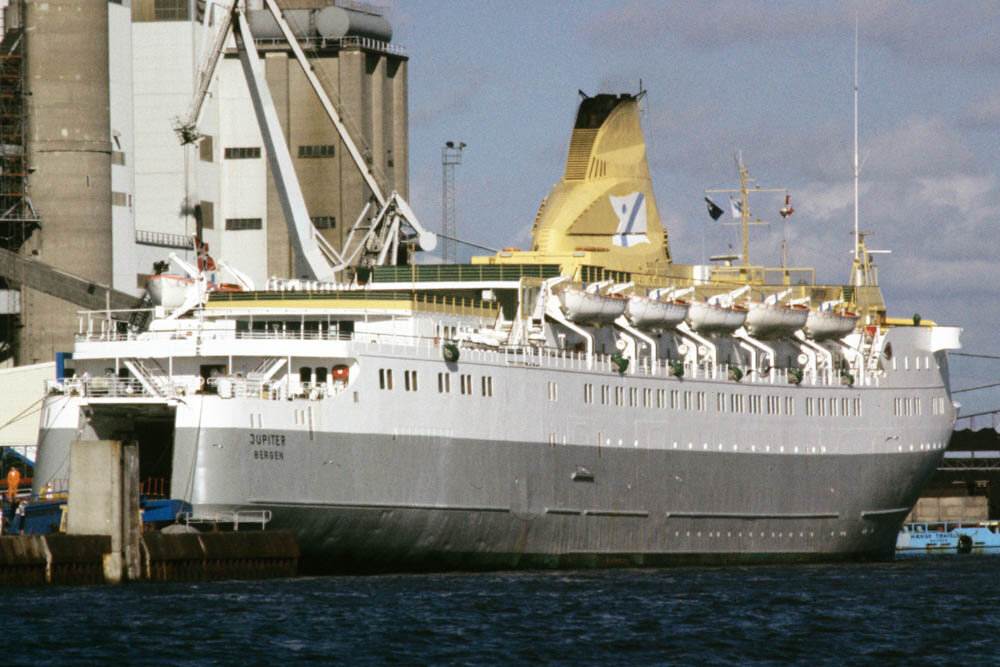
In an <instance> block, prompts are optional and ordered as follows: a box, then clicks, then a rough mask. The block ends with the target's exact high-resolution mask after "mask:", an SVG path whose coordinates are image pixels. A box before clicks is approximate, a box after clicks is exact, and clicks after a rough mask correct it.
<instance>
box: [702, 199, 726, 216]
mask: <svg viewBox="0 0 1000 667" xmlns="http://www.w3.org/2000/svg"><path fill="white" fill-rule="evenodd" d="M705 203H706V204H707V205H708V214H709V215H710V216H712V220H718V219H719V218H721V217H722V214H723V213H724V211H723V210H722V209H721V208H719V207H718V206H717V205H716V204H715V202H714V201H712V200H711V199H709V198H708V197H705Z"/></svg>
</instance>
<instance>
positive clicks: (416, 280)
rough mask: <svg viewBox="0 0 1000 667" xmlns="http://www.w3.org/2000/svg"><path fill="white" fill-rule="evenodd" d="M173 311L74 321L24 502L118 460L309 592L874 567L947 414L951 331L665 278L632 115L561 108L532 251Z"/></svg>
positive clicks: (622, 100)
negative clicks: (442, 580)
mask: <svg viewBox="0 0 1000 667" xmlns="http://www.w3.org/2000/svg"><path fill="white" fill-rule="evenodd" d="M192 284H195V285H197V284H199V281H197V280H192ZM200 289H201V290H202V291H201V292H200V294H201V295H202V296H201V298H199V299H194V300H192V301H188V300H184V302H183V303H180V305H178V302H179V301H180V300H178V302H175V303H172V304H169V307H168V305H161V306H157V307H156V308H155V309H154V313H153V317H152V321H151V323H150V324H149V326H148V328H147V329H145V330H139V329H137V328H135V327H128V326H125V325H123V324H121V323H119V320H122V319H127V318H124V317H123V316H122V314H120V313H114V312H112V311H98V312H87V313H83V314H82V315H81V329H80V334H79V336H78V338H77V344H76V348H75V350H74V354H73V361H72V366H73V369H72V372H71V374H68V375H67V376H66V377H62V378H59V379H57V380H55V381H53V382H52V383H51V386H50V387H49V390H50V393H49V396H48V398H47V399H46V402H45V406H44V408H43V415H42V426H41V434H40V443H39V444H40V447H39V455H38V461H37V466H36V472H35V489H34V490H35V492H36V493H45V492H46V489H50V488H59V487H60V486H61V485H63V484H64V482H63V480H65V478H67V477H68V461H69V455H68V454H69V449H70V443H71V442H72V441H73V440H76V439H94V438H100V439H127V440H137V441H138V442H139V448H140V466H141V470H140V475H141V477H142V478H143V479H144V480H149V484H148V488H157V489H159V490H160V491H161V492H162V493H163V495H165V496H166V497H169V498H173V499H177V500H182V501H184V502H186V503H189V504H190V505H191V506H192V508H193V513H194V515H195V518H202V519H212V518H214V519H215V520H217V521H222V522H228V523H233V522H236V521H238V520H239V517H240V516H244V517H246V516H250V515H255V516H265V517H269V524H268V526H269V528H271V527H273V528H287V529H290V530H293V531H295V532H296V534H297V536H298V538H299V541H300V546H301V548H302V551H303V555H304V557H305V558H306V560H307V562H310V563H311V564H312V565H314V566H320V567H323V568H329V569H408V568H451V567H460V568H484V567H488V568H494V567H537V566H576V565H623V564H628V565H655V564H665V563H673V562H733V561H748V560H750V561H757V560H782V559H791V560H808V559H836V558H887V557H891V554H892V553H893V549H894V545H895V541H896V535H897V533H898V530H899V527H900V525H901V523H902V521H903V519H904V518H905V516H906V514H907V513H908V512H909V510H910V508H911V507H912V506H913V504H914V503H915V502H916V499H917V497H918V496H919V493H920V490H921V488H922V487H923V485H924V484H925V483H926V482H927V480H928V479H929V478H930V476H931V475H932V474H933V472H934V470H935V468H936V467H937V464H938V461H939V460H940V459H941V457H942V455H943V452H944V448H945V446H946V444H947V440H948V435H949V433H950V431H951V428H952V424H953V422H954V418H955V407H954V405H953V403H952V401H951V397H950V394H949V386H948V374H947V357H946V352H947V350H949V349H955V348H957V347H958V334H959V330H958V329H956V328H953V327H944V326H937V325H935V324H932V323H928V322H926V321H925V322H920V323H915V322H901V321H896V320H891V319H888V318H886V316H885V308H884V305H883V304H882V300H881V295H880V293H879V291H878V288H877V286H874V285H866V286H861V285H856V286H842V285H822V284H817V283H816V282H815V280H814V279H813V276H812V273H811V271H810V270H805V269H788V268H781V269H767V268H763V267H754V266H690V265H678V264H674V263H673V262H672V261H671V256H670V252H669V247H668V245H667V235H666V231H665V230H664V229H663V227H662V224H661V222H660V219H659V215H658V211H657V208H656V202H655V197H654V195H653V192H652V187H651V183H650V179H649V170H648V167H647V165H646V159H645V145H644V143H643V141H642V135H641V129H640V127H639V120H638V106H637V98H636V96H632V95H619V96H615V95H598V96H595V97H589V98H586V99H584V100H583V102H582V103H581V105H580V109H579V112H578V115H577V120H576V123H575V127H574V130H573V137H572V140H571V143H570V150H569V158H568V160H567V167H566V172H565V175H564V178H563V180H562V181H561V182H560V183H559V184H557V185H556V186H555V188H554V189H553V192H552V193H551V194H550V195H549V197H548V198H547V199H546V201H545V202H544V203H543V205H542V208H541V210H540V211H539V215H538V218H537V220H536V225H535V230H534V244H533V246H532V248H530V249H529V250H525V251H521V250H516V249H508V250H505V251H502V252H500V253H497V254H496V255H494V256H490V257H480V258H475V259H474V260H473V262H472V263H470V264H466V265H408V266H391V265H383V266H374V267H369V268H367V269H362V270H359V271H358V272H357V274H356V275H355V276H354V278H353V280H352V281H350V282H346V283H344V282H341V283H338V282H319V281H301V280H300V281H295V280H272V281H270V282H269V284H268V285H267V288H266V289H264V290H248V289H242V290H240V289H232V290H216V291H212V290H211V288H210V287H208V284H207V282H206V281H201V288H200Z"/></svg>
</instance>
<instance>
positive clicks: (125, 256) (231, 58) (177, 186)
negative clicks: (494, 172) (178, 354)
mask: <svg viewBox="0 0 1000 667" xmlns="http://www.w3.org/2000/svg"><path fill="white" fill-rule="evenodd" d="M228 4H230V3H229V0H216V1H211V0H209V1H206V0H117V1H115V0H45V1H44V2H42V1H39V0H6V1H5V0H0V13H2V19H3V33H4V37H3V41H2V47H3V52H2V53H3V60H2V70H0V87H2V90H0V118H2V125H0V133H2V135H3V137H2V142H0V143H2V155H0V161H2V171H0V174H2V175H0V203H2V205H3V210H2V211H0V214H2V216H0V229H2V231H3V235H2V237H3V239H4V247H5V248H6V249H9V250H12V251H15V252H18V253H20V254H21V255H22V256H23V257H26V258H30V259H31V260H32V261H34V262H41V263H44V264H47V265H50V266H52V267H55V268H57V269H59V270H61V271H65V272H67V273H70V274H73V275H75V276H79V277H81V278H84V279H85V281H92V282H93V284H94V285H104V286H109V287H113V288H114V289H115V290H118V291H119V292H124V293H127V294H131V295H134V296H135V297H136V298H137V299H138V297H139V296H141V294H142V293H143V286H144V283H145V280H146V278H147V277H148V276H149V275H150V274H151V273H153V267H154V264H155V263H156V262H162V261H164V260H166V259H167V257H168V255H169V254H170V253H171V252H173V253H177V254H178V256H180V257H182V258H185V259H189V260H193V259H194V256H195V253H194V245H193V241H192V237H193V235H196V234H197V235H198V236H200V237H201V239H202V240H203V241H204V242H205V243H207V244H208V246H209V249H210V252H211V254H212V255H213V256H214V257H216V258H222V259H225V260H227V262H229V263H230V264H232V265H234V266H236V267H238V268H239V269H241V270H242V271H243V272H245V273H246V274H248V275H249V276H250V277H251V278H253V279H254V281H255V282H257V283H258V284H262V283H263V282H264V281H265V280H266V278H267V277H269V276H275V275H276V276H281V277H289V276H292V275H293V266H294V264H293V258H292V253H291V245H290V242H289V233H288V228H287V226H286V223H285V219H284V216H283V214H282V209H281V206H280V204H279V201H278V196H277V193H276V190H275V186H274V182H273V179H272V178H271V177H270V176H269V167H268V164H267V161H266V159H265V149H264V146H263V143H262V139H261V133H260V131H259V129H258V126H257V121H256V117H255V115H254V112H253V109H252V105H251V100H250V96H249V93H248V89H247V84H246V82H245V80H244V74H243V71H242V69H241V67H240V64H239V62H238V60H237V59H236V57H235V50H234V48H233V46H234V44H233V43H232V39H233V38H232V36H230V37H229V38H228V39H229V40H230V42H229V44H228V48H227V49H226V51H225V52H224V57H223V60H222V62H221V63H220V64H219V67H218V69H217V71H216V76H215V78H214V81H213V83H212V84H211V86H210V88H209V92H208V97H207V99H206V103H205V106H204V109H203V111H202V113H201V117H200V122H199V124H198V132H199V135H200V136H199V138H198V139H197V140H196V141H194V142H192V143H189V144H186V145H182V143H181V141H180V140H179V138H178V135H177V133H176V132H175V128H176V126H177V125H178V122H179V121H180V120H182V119H184V118H185V114H187V113H188V108H189V106H190V105H191V100H192V95H193V93H194V91H195V89H196V88H197V85H198V80H199V76H200V72H201V70H202V68H203V59H204V54H205V52H206V51H207V50H208V49H209V48H210V46H211V43H212V40H213V38H214V36H215V34H216V32H217V25H218V21H219V17H220V16H221V13H222V12H223V11H225V10H226V9H227V5H228ZM278 5H279V6H280V7H281V8H282V10H283V12H284V14H285V17H286V19H287V20H288V22H289V23H290V24H291V25H292V26H293V29H294V31H295V33H296V37H297V39H298V40H299V42H300V43H301V44H302V45H303V46H304V47H305V48H306V50H307V56H308V57H309V59H310V63H311V64H312V66H313V69H314V71H315V72H316V74H317V75H318V77H319V79H320V81H321V82H322V84H323V87H324V89H325V91H326V92H327V94H328V95H329V97H330V98H331V99H332V100H333V102H334V104H335V105H336V106H337V107H338V111H339V112H340V114H341V116H342V117H343V118H344V122H345V124H347V125H348V127H349V129H350V131H351V134H352V136H353V137H354V138H355V141H356V142H357V143H358V144H359V147H360V149H361V151H362V152H363V154H364V157H365V159H366V161H367V162H368V164H369V166H370V168H371V170H372V172H373V173H374V174H375V175H376V178H377V180H378V181H379V184H380V186H381V187H382V188H383V190H384V191H385V192H391V191H392V190H396V191H398V192H399V193H400V194H402V195H403V196H404V197H405V196H407V195H408V180H409V179H408V170H407V169H408V151H407V142H408V137H407V122H408V119H407V58H406V54H405V51H404V50H403V49H402V48H401V47H399V46H398V45H395V44H393V43H392V42H391V40H392V27H391V25H390V24H389V22H388V20H387V19H386V17H385V15H384V12H383V11H382V10H380V9H379V8H377V7H374V6H371V5H368V4H364V3H359V2H354V1H351V2H344V1H338V2H336V4H334V2H333V1H332V0H278ZM247 9H248V14H247V17H248V19H249V23H250V25H251V27H252V31H253V34H254V37H255V43H256V46H257V51H258V53H259V54H260V55H261V57H262V59H263V61H264V63H265V68H266V79H267V82H268V86H269V88H270V93H271V96H272V98H273V99H274V102H275V106H276V108H277V112H278V115H279V118H280V120H281V124H282V129H283V131H284V135H285V140H286V142H287V144H288V146H289V150H290V151H291V154H292V158H293V161H294V163H295V170H296V174H297V175H298V178H299V181H300V184H301V187H302V191H303V195H304V197H305V200H306V204H307V207H308V210H309V215H310V217H312V219H313V223H314V226H315V227H316V228H317V229H319V230H320V232H321V234H322V235H323V236H324V237H325V238H326V240H327V241H329V242H330V243H331V244H332V245H333V246H334V247H335V248H340V247H342V243H343V239H344V236H345V235H346V233H347V232H348V231H349V229H350V227H351V226H352V225H353V224H354V222H355V220H356V219H357V217H358V216H359V214H361V212H362V209H363V208H364V205H365V203H366V202H367V201H368V199H369V197H370V192H369V191H368V190H367V188H366V186H365V182H364V180H363V179H362V176H361V174H360V172H359V171H358V169H357V167H356V166H355V164H354V162H353V161H352V160H351V158H350V157H349V155H348V154H347V151H346V150H344V148H343V145H342V143H341V141H340V138H339V136H338V134H337V132H336V130H335V128H334V127H333V125H332V124H331V122H330V120H329V119H328V117H327V116H326V114H324V113H323V111H322V108H321V106H320V104H319V101H318V100H317V97H316V95H315V93H314V91H313V90H312V89H311V88H310V86H309V85H308V83H307V81H306V78H305V75H304V73H303V70H302V68H301V66H300V65H299V64H298V62H297V61H296V60H295V58H294V56H292V55H291V54H290V49H289V46H288V44H286V43H285V40H284V39H283V37H282V34H281V32H280V30H279V29H278V26H277V24H276V22H275V21H274V20H273V18H272V17H271V16H270V14H269V13H267V12H266V10H264V7H263V0H248V2H247ZM8 278H9V276H8ZM3 287H6V288H8V289H7V290H4V291H0V297H2V298H0V327H2V329H3V331H2V334H3V337H4V344H5V347H4V350H5V354H4V356H5V358H7V359H12V360H13V361H14V362H15V363H17V364H31V363H40V362H50V361H52V360H53V359H54V357H55V354H56V353H57V352H65V351H69V350H71V349H72V340H73V334H74V333H75V332H76V331H77V329H78V326H79V324H78V317H77V315H76V312H77V311H78V310H79V309H80V306H79V305H78V304H79V301H78V302H76V303H74V302H72V301H67V300H65V299H63V298H58V297H56V296H53V295H52V294H51V292H52V290H50V293H42V292H40V291H36V290H34V289H31V288H28V287H26V286H24V285H22V284H19V283H18V282H17V281H16V280H7V281H6V284H5V285H3ZM55 291H58V290H55ZM90 291H91V292H93V289H91V290H90ZM109 303H110V299H109ZM0 441H2V436H0Z"/></svg>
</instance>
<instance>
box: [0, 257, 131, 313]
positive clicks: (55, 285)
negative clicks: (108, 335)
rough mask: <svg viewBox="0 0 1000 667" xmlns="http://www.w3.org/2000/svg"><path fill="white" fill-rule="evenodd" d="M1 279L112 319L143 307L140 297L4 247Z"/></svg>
mask: <svg viewBox="0 0 1000 667" xmlns="http://www.w3.org/2000/svg"><path fill="white" fill-rule="evenodd" d="M0 276H3V277H4V278H6V279H7V280H10V281H13V282H15V283H18V284H21V285H24V286H26V287H30V288H31V289H33V290H36V291H39V292H42V293H43V294H48V295H49V296H54V297H57V298H59V299H63V300H64V301H69V302H70V303H73V304H76V305H77V306H80V307H81V308H85V309H87V310H109V311H111V316H112V317H113V318H120V319H123V320H125V321H127V320H128V318H129V317H130V316H132V315H133V313H131V312H126V311H131V310H132V309H135V308H140V307H141V304H142V303H143V301H142V298H141V297H137V296H133V295H131V294H128V293H126V292H120V291H118V290H116V289H114V288H112V287H109V286H107V285H102V284H100V283H96V282H94V281H92V280H87V279H86V278H81V277H80V276H76V275H73V274H72V273H67V272H66V271H61V270H59V269H57V268H55V267H53V266H50V265H48V264H45V263H44V262H39V261H36V260H32V259H28V258H27V257H24V256H22V255H19V254H17V253H15V252H11V251H10V250H4V249H2V248H0ZM115 311H118V312H117V313H116V312H115Z"/></svg>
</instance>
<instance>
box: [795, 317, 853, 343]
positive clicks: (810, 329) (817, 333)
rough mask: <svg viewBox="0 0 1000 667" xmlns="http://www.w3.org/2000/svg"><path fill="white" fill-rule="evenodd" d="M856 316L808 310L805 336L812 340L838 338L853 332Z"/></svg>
mask: <svg viewBox="0 0 1000 667" xmlns="http://www.w3.org/2000/svg"><path fill="white" fill-rule="evenodd" d="M857 323H858V316H857V315H855V314H854V313H838V312H834V311H831V310H810V311H809V317H808V319H806V326H805V329H804V331H805V334H806V337H808V338H811V339H812V340H826V339H828V338H840V337H842V336H846V335H847V334H849V333H851V332H852V331H854V327H855V326H856V325H857Z"/></svg>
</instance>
